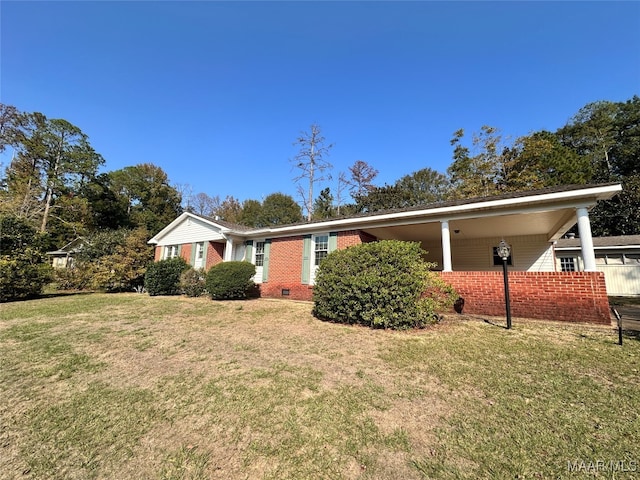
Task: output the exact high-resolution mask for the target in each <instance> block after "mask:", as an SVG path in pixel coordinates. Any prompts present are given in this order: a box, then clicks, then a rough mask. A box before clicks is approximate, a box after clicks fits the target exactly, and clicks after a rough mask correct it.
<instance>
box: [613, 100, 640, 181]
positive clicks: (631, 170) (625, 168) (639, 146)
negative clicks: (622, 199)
mask: <svg viewBox="0 0 640 480" xmlns="http://www.w3.org/2000/svg"><path fill="white" fill-rule="evenodd" d="M617 106H618V110H617V113H616V115H615V119H614V124H615V139H616V142H615V144H614V146H613V147H612V148H611V152H610V158H611V163H612V167H613V172H614V174H616V175H637V174H640V97H639V96H638V95H634V96H633V98H631V99H630V100H627V101H626V102H624V103H618V104H617Z"/></svg>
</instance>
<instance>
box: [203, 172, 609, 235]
mask: <svg viewBox="0 0 640 480" xmlns="http://www.w3.org/2000/svg"><path fill="white" fill-rule="evenodd" d="M610 185H618V183H617V182H611V183H600V184H587V185H559V186H555V187H548V188H543V189H540V190H529V191H522V192H509V193H503V194H501V195H491V196H485V197H474V198H465V199H455V200H447V201H444V202H434V203H425V204H421V205H415V206H411V207H406V208H395V209H387V210H378V211H375V212H365V213H359V214H356V215H349V216H340V217H332V218H323V219H319V220H312V221H311V222H308V221H303V222H296V223H287V224H283V225H271V227H272V228H273V227H276V228H279V227H291V226H296V225H313V224H314V223H321V222H327V221H331V220H343V219H349V218H366V217H371V218H375V217H377V216H380V215H388V214H393V213H401V212H414V211H419V210H429V209H436V208H444V207H456V206H460V205H470V204H474V203H482V202H490V201H495V200H508V199H516V198H523V197H534V196H539V195H548V194H552V193H562V192H571V191H574V190H582V189H587V188H597V187H606V186H610ZM192 215H196V214H192ZM196 216H198V217H201V218H203V219H205V220H208V221H210V222H214V223H216V224H218V225H221V226H223V227H226V228H229V229H230V230H233V231H236V232H250V231H252V230H261V228H255V227H248V226H246V225H239V224H236V223H231V222H226V221H224V220H216V219H215V218H211V217H207V216H204V215H196Z"/></svg>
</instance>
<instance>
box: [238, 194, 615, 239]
mask: <svg viewBox="0 0 640 480" xmlns="http://www.w3.org/2000/svg"><path fill="white" fill-rule="evenodd" d="M621 190H622V186H621V185H620V184H616V185H605V186H601V187H592V188H585V189H580V190H571V191H568V192H556V193H548V194H543V195H531V196H526V197H518V198H506V199H499V200H489V201H486V202H475V203H469V204H463V205H455V206H449V207H440V208H428V209H424V210H412V211H408V212H396V213H386V214H381V215H370V216H366V217H355V218H342V219H338V220H327V221H326V222H317V223H310V224H309V223H307V224H302V225H292V226H289V227H280V228H278V227H271V228H263V229H258V230H250V231H247V232H243V233H244V236H246V237H255V236H264V235H278V236H280V235H290V234H295V233H304V232H309V231H328V230H335V229H340V228H342V229H344V228H345V227H351V228H356V227H359V226H363V225H364V226H366V227H383V226H392V225H398V224H401V225H411V224H415V223H423V222H424V221H425V220H426V219H427V218H429V220H430V221H432V222H434V221H438V220H439V219H449V220H450V219H454V218H457V219H461V218H473V217H476V216H478V213H480V216H495V215H513V214H518V213H531V212H533V211H544V210H555V209H559V208H567V207H569V206H575V207H582V206H591V205H592V204H593V203H595V201H597V200H606V199H609V198H611V197H613V196H614V195H615V194H616V193H618V192H619V191H621ZM578 200H583V201H582V202H579V203H578V202H577V201H578ZM554 202H559V203H558V204H557V205H553V203H554ZM571 202H576V203H571ZM549 203H551V204H552V205H548V206H546V207H545V208H544V209H539V208H538V207H536V206H537V205H540V206H541V205H543V204H549ZM487 210H494V212H489V211H487ZM482 211H484V212H482ZM472 213H473V215H472ZM239 233H240V232H239ZM240 234H242V233H240Z"/></svg>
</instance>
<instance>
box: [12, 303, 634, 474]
mask: <svg viewBox="0 0 640 480" xmlns="http://www.w3.org/2000/svg"><path fill="white" fill-rule="evenodd" d="M310 310H311V305H310V304H308V303H303V302H293V301H278V300H262V299H261V300H252V301H244V302H212V301H211V300H208V299H204V298H201V299H189V298H185V297H149V296H146V295H137V294H120V295H105V294H91V295H71V296H65V297H54V298H46V299H40V300H32V301H27V302H16V303H9V304H2V305H0V400H1V401H0V478H3V479H4V478H6V479H13V478H25V479H28V478H32V479H35V478H37V479H74V478H75V479H85V478H122V479H125V478H143V479H147V478H148V479H210V478H220V479H246V478H251V479H254V478H264V479H341V478H343V479H353V478H371V479H420V478H443V479H449V478H451V479H455V478H474V479H475V478H487V479H489V478H490V479H495V478H594V477H595V478H634V477H636V476H637V475H638V472H640V453H639V452H640V448H639V445H640V433H639V432H640V418H639V412H640V372H639V369H640V366H639V363H638V360H639V358H640V342H639V341H638V340H637V339H635V338H626V339H625V343H624V345H623V346H622V347H620V346H618V345H617V344H616V341H617V337H616V335H615V333H614V332H613V330H611V329H609V328H602V327H592V326H575V325H562V324H553V323H547V322H534V321H524V320H521V319H516V320H515V321H514V329H513V330H511V331H507V330H505V329H504V328H501V327H500V326H496V325H492V324H490V323H486V322H483V321H482V320H481V319H478V318H468V317H460V316H457V317H456V316H449V317H447V319H446V320H445V322H444V323H443V324H440V325H438V326H436V327H434V328H431V329H427V330H421V331H416V332H390V331H382V330H369V329H365V328H361V327H347V326H343V325H338V324H332V323H325V322H320V321H318V320H316V319H314V318H313V317H312V316H311V315H310ZM572 469H573V470H577V471H571V470H572ZM625 470H626V471H625ZM632 470H636V471H635V472H634V471H632Z"/></svg>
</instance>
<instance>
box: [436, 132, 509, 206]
mask: <svg viewBox="0 0 640 480" xmlns="http://www.w3.org/2000/svg"><path fill="white" fill-rule="evenodd" d="M463 137H464V130H462V129H460V130H458V131H456V132H455V133H454V134H453V139H452V140H451V145H452V146H454V147H455V148H454V151H453V163H451V165H450V166H449V168H448V169H447V173H448V174H449V177H450V180H451V186H452V195H453V196H454V197H456V198H471V197H486V196H489V195H494V194H496V193H498V188H497V178H498V177H499V175H500V171H501V168H502V167H501V163H502V158H501V155H500V154H501V153H502V150H503V146H502V135H500V132H499V131H498V129H496V128H494V127H489V126H487V125H484V126H482V127H481V128H480V132H478V133H474V134H473V137H472V141H471V146H472V150H471V149H469V147H466V146H463V145H462V143H461V142H462V139H463Z"/></svg>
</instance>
